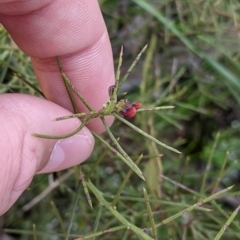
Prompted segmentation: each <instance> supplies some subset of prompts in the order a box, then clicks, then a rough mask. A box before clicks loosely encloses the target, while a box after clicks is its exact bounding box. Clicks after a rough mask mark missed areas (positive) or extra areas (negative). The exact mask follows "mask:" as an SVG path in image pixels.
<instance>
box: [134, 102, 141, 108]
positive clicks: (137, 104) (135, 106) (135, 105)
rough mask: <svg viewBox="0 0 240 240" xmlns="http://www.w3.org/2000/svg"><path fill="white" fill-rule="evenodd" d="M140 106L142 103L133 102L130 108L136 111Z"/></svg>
mask: <svg viewBox="0 0 240 240" xmlns="http://www.w3.org/2000/svg"><path fill="white" fill-rule="evenodd" d="M141 106H142V103H140V102H135V103H133V104H132V107H134V108H136V109H137V110H138V109H139V108H140V107H141Z"/></svg>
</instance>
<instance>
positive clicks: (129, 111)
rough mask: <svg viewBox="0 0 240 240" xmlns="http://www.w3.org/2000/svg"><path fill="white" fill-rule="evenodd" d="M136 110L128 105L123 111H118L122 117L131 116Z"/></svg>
mask: <svg viewBox="0 0 240 240" xmlns="http://www.w3.org/2000/svg"><path fill="white" fill-rule="evenodd" d="M136 113H137V110H136V108H134V107H130V108H128V109H127V110H125V111H120V114H121V115H122V116H123V117H124V118H132V117H134V116H135V115H136Z"/></svg>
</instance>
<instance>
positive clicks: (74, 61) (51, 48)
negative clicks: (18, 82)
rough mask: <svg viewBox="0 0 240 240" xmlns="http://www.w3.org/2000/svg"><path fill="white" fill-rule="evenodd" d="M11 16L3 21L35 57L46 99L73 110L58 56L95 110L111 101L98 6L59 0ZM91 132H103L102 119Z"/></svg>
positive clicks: (107, 51)
mask: <svg viewBox="0 0 240 240" xmlns="http://www.w3.org/2000/svg"><path fill="white" fill-rule="evenodd" d="M28 2H33V1H28ZM45 2H47V1H45ZM12 4H14V2H13V3H12ZM9 14H10V13H8V15H6V14H5V15H2V16H0V21H1V22H2V23H3V25H4V26H5V27H6V28H7V30H8V31H9V33H10V34H11V36H12V37H13V39H14V40H15V42H16V43H17V44H18V45H19V47H20V48H21V49H22V50H23V51H25V52H26V53H27V54H29V55H30V56H31V57H32V62H33V66H34V70H35V73H36V75H37V77H38V80H39V82H40V85H41V87H42V90H43V92H44V94H45V95H46V97H47V98H48V99H49V100H51V101H53V102H55V103H57V104H59V105H61V106H63V107H65V108H67V109H69V110H71V111H72V107H71V103H70V100H69V98H68V95H67V93H66V90H65V86H64V84H63V83H62V80H61V77H60V74H59V71H58V68H57V65H56V60H55V56H60V59H61V62H62V65H63V70H64V72H65V73H66V75H67V76H68V77H69V79H70V80H71V82H72V83H73V85H74V86H75V87H76V88H77V89H78V91H79V92H80V94H81V95H83V96H84V98H85V99H86V100H87V102H88V103H89V104H90V105H91V106H92V108H93V109H95V110H98V109H101V108H102V107H103V104H105V103H106V102H107V101H108V99H109V96H108V88H109V86H111V85H113V84H114V70H113V62H112V52H111V47H110V43H109V37H108V33H107V31H106V27H105V24H104V21H103V18H102V15H101V12H100V9H99V6H98V2H97V1H93V0H92V1H89V0H81V1H79V0H70V1H65V0H55V1H50V2H48V4H46V5H45V6H44V7H42V8H41V9H38V10H35V11H30V12H28V13H25V14H22V15H21V14H20V15H9ZM20 26H21V27H20ZM78 107H79V111H86V108H85V107H84V105H83V104H82V103H80V101H78ZM109 121H110V122H111V121H112V120H109ZM90 128H91V129H92V130H94V131H96V132H101V131H103V130H104V127H103V126H102V124H100V121H94V122H93V123H92V124H90Z"/></svg>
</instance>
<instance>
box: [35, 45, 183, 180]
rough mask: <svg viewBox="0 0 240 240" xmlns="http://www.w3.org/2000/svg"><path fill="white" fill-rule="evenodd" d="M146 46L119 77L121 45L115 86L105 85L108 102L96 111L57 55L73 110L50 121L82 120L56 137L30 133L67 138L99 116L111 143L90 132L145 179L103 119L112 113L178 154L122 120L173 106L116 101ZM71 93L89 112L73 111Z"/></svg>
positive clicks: (159, 143)
mask: <svg viewBox="0 0 240 240" xmlns="http://www.w3.org/2000/svg"><path fill="white" fill-rule="evenodd" d="M146 48H147V45H146V46H145V47H144V48H143V49H142V50H141V51H140V53H139V54H138V56H137V57H136V59H135V60H134V62H133V63H132V65H131V66H130V67H129V69H128V71H127V72H126V74H125V75H124V76H123V78H122V79H121V80H120V68H121V64H122V56H123V48H121V51H120V56H119V63H118V68H117V73H116V82H115V85H113V86H110V87H109V90H108V92H109V101H108V102H107V103H106V104H104V105H103V107H102V109H100V110H98V111H97V110H94V109H92V108H91V106H90V105H89V104H88V103H87V102H86V100H85V99H84V97H83V96H82V95H80V94H79V92H78V91H77V89H76V88H75V87H74V86H73V84H72V83H71V81H70V80H69V79H68V77H67V76H66V74H65V73H64V72H63V69H62V66H61V63H60V60H59V58H58V57H57V63H58V67H59V70H60V74H61V76H62V78H63V81H64V84H65V86H66V89H67V91H68V94H69V97H70V99H71V102H72V104H73V108H74V109H75V113H74V114H72V115H68V116H62V117H57V118H55V119H53V120H54V121H62V120H67V119H70V118H79V119H80V120H81V121H82V122H81V125H80V126H79V127H78V128H77V129H76V130H74V131H73V132H70V133H68V134H64V135H59V136H53V135H45V134H39V133H33V134H32V135H33V136H35V137H39V138H46V139H62V138H67V137H71V136H73V135H74V134H76V133H78V132H79V131H80V130H81V129H82V128H83V127H84V126H85V125H86V124H87V123H88V122H89V121H90V120H92V119H93V118H101V119H102V121H103V124H104V126H105V128H106V130H107V133H108V135H109V137H110V138H111V140H112V141H113V145H110V144H108V143H107V142H106V141H105V140H104V139H102V138H101V137H100V136H98V135H96V134H95V133H93V134H94V135H95V137H97V138H98V139H99V140H100V141H101V142H102V143H103V144H105V145H106V146H107V147H108V148H109V150H110V151H112V152H114V153H115V154H116V155H117V156H118V157H119V158H120V159H121V160H123V161H124V162H125V163H126V164H127V165H128V166H129V167H130V168H131V169H132V170H133V171H134V172H135V173H136V174H137V175H138V176H139V177H140V178H142V179H143V180H145V179H144V176H143V173H142V172H141V170H140V169H139V168H138V166H137V165H136V164H135V163H134V162H133V161H132V159H131V158H130V157H129V156H128V155H127V153H126V152H125V151H124V150H123V149H122V147H121V146H120V144H119V143H118V141H117V140H116V138H115V137H114V136H113V134H112V133H111V130H110V128H109V127H108V126H107V124H106V122H105V119H104V118H105V116H108V115H113V116H115V117H116V118H117V119H119V120H120V121H122V122H123V123H125V124H127V125H128V126H130V127H131V128H133V129H134V130H135V131H137V132H139V133H140V134H142V135H143V136H145V137H147V138H149V139H150V140H152V141H154V142H155V143H157V144H158V145H160V146H162V147H165V148H167V149H169V150H171V151H173V152H176V153H180V152H179V151H178V150H176V149H174V148H172V147H170V146H168V145H166V144H164V143H162V142H160V141H159V140H157V139H156V138H154V137H152V136H151V135H149V134H147V133H146V132H144V131H142V130H141V129H139V128H138V127H136V126H134V125H133V124H131V123H130V122H128V121H127V120H125V119H128V118H132V117H134V116H135V115H136V114H137V112H140V111H154V110H161V109H170V108H173V106H163V107H155V108H147V109H144V108H141V106H142V104H141V103H140V102H134V103H131V102H129V101H128V100H127V99H121V100H119V101H117V93H118V91H119V89H120V87H121V86H122V84H123V83H124V82H125V80H126V79H127V77H128V75H129V73H130V72H131V70H132V69H133V68H134V66H135V65H136V63H137V62H138V60H139V59H140V57H141V55H142V54H143V52H144V51H145V50H146ZM72 92H74V93H75V94H76V95H77V96H78V98H79V99H80V100H81V101H82V103H83V104H84V105H85V106H86V107H87V109H88V110H89V112H82V113H79V112H77V110H76V109H77V108H76V104H75V102H74V98H73V96H72Z"/></svg>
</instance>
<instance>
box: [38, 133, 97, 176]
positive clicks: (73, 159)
mask: <svg viewBox="0 0 240 240" xmlns="http://www.w3.org/2000/svg"><path fill="white" fill-rule="evenodd" d="M81 133H82V131H81ZM93 146H94V138H93V136H92V135H91V133H90V132H89V133H87V134H76V135H74V136H72V137H69V138H65V139H61V140H58V141H57V142H56V144H55V146H54V148H53V151H52V154H51V156H50V159H49V161H48V163H47V164H46V165H45V166H44V168H43V169H42V170H41V171H40V173H46V172H55V171H60V170H62V169H65V168H69V167H72V166H75V165H77V164H80V163H82V162H83V161H84V160H86V159H87V158H88V157H89V156H90V155H91V153H92V150H93Z"/></svg>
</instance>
